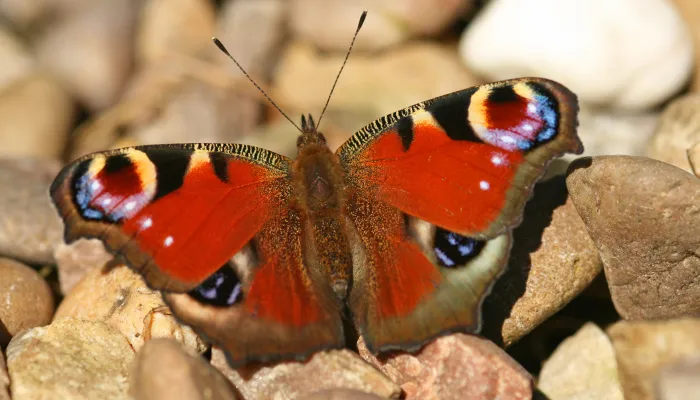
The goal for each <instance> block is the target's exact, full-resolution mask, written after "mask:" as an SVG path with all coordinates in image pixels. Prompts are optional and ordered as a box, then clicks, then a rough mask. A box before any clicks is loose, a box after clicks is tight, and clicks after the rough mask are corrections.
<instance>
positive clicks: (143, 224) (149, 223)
mask: <svg viewBox="0 0 700 400" xmlns="http://www.w3.org/2000/svg"><path fill="white" fill-rule="evenodd" d="M152 226H153V220H152V219H151V218H150V217H148V218H146V219H144V220H143V222H141V229H148V228H150V227H152Z"/></svg>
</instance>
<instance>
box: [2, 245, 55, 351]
mask: <svg viewBox="0 0 700 400" xmlns="http://www.w3.org/2000/svg"><path fill="white" fill-rule="evenodd" d="M53 311H54V300H53V293H51V288H49V285H48V284H47V283H46V281H45V280H44V279H43V278H42V277H41V276H40V275H39V274H38V273H37V272H36V271H34V270H33V269H31V268H29V267H27V266H26V265H24V264H21V263H19V262H17V261H13V260H10V259H9V258H0V348H2V347H5V346H6V345H7V343H9V342H10V339H11V338H12V337H13V336H14V335H16V334H17V333H18V332H20V331H22V330H24V329H29V328H33V327H35V326H42V325H46V324H48V323H49V322H51V316H52V315H53Z"/></svg>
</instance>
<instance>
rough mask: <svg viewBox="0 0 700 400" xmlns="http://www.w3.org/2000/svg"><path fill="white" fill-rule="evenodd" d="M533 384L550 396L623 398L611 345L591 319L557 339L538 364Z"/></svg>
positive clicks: (582, 399) (557, 399)
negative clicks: (540, 367) (570, 333)
mask: <svg viewBox="0 0 700 400" xmlns="http://www.w3.org/2000/svg"><path fill="white" fill-rule="evenodd" d="M537 387H538V388H539V389H540V390H541V391H542V392H543V393H544V394H545V395H546V396H547V399H550V400H569V399H577V400H598V399H606V400H624V397H623V395H622V387H621V385H620V379H619V377H618V367H617V361H616V359H615V349H614V348H613V346H612V343H611V342H610V339H609V338H608V336H607V335H606V334H605V332H603V331H602V330H601V329H600V328H599V327H598V326H597V325H595V324H594V323H591V322H588V323H586V324H585V325H584V326H583V327H581V329H579V331H578V332H576V334H575V335H573V336H571V337H568V338H566V339H565V340H564V341H563V342H561V344H560V345H559V346H558V347H557V349H556V350H555V351H554V353H552V355H551V356H550V357H549V359H547V361H546V362H545V363H544V365H543V366H542V370H541V371H540V376H539V382H538V385H537Z"/></svg>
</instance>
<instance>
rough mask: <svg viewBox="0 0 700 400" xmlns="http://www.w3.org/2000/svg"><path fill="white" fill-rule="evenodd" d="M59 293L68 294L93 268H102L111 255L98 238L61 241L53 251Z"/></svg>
mask: <svg viewBox="0 0 700 400" xmlns="http://www.w3.org/2000/svg"><path fill="white" fill-rule="evenodd" d="M53 257H54V259H55V260H56V267H57V270H58V283H59V284H60V286H61V293H63V294H64V295H66V294H68V293H69V292H70V291H71V290H73V288H74V287H75V285H77V284H78V282H80V280H81V279H83V277H84V276H85V275H86V274H87V273H88V272H90V271H92V270H93V269H99V268H102V267H103V266H104V265H105V264H106V263H107V262H108V261H109V260H111V259H112V258H113V257H112V255H111V254H109V253H108V252H107V250H105V247H104V245H103V244H102V242H101V241H100V240H98V239H78V240H76V241H75V242H73V243H71V244H65V243H61V244H59V245H57V246H56V248H55V249H54V252H53Z"/></svg>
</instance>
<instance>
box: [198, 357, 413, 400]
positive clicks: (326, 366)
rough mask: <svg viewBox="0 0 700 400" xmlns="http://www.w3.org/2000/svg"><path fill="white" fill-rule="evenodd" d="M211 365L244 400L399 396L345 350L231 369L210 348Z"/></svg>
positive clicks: (381, 376)
mask: <svg viewBox="0 0 700 400" xmlns="http://www.w3.org/2000/svg"><path fill="white" fill-rule="evenodd" d="M211 363H212V365H213V366H214V367H216V368H217V369H219V371H221V372H222V373H223V374H224V375H225V376H226V377H227V378H228V379H229V380H230V381H231V382H232V383H233V384H234V386H235V387H236V389H237V390H238V391H239V392H240V394H241V396H242V397H243V398H244V399H246V400H254V399H261V400H262V399H274V398H289V399H296V398H299V397H303V396H307V395H311V394H312V393H314V392H317V391H320V390H325V389H355V390H360V391H362V392H366V393H373V394H376V395H378V396H381V397H383V398H387V397H388V398H392V399H397V398H399V394H400V393H401V389H400V388H399V387H398V386H397V385H396V384H395V383H394V382H392V381H391V380H389V378H387V377H386V376H384V374H382V373H381V372H379V371H378V370H377V369H376V368H374V367H373V366H371V365H369V364H368V363H366V362H365V361H364V360H362V359H361V358H360V357H359V356H358V355H357V353H353V352H352V351H350V350H347V349H344V350H330V351H322V352H318V353H316V354H314V355H313V356H312V357H311V358H310V359H309V360H308V361H306V362H296V361H288V362H281V363H278V364H274V365H262V366H260V365H251V366H246V367H242V368H238V369H235V370H234V369H232V368H231V367H230V366H229V365H228V363H227V362H226V356H225V355H224V353H223V352H222V351H221V350H220V349H219V348H217V347H214V348H212V358H211Z"/></svg>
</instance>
